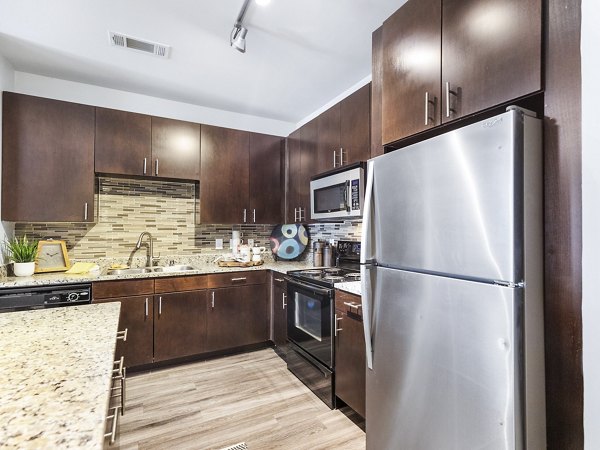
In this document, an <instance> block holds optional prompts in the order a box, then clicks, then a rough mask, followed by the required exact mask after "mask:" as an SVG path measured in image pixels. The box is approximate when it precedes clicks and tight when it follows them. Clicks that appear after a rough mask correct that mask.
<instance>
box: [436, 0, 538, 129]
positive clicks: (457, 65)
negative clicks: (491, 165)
mask: <svg viewBox="0 0 600 450" xmlns="http://www.w3.org/2000/svg"><path fill="white" fill-rule="evenodd" d="M442 30H443V39H442V89H443V96H442V97H443V100H442V120H443V122H448V121H451V120H454V119H456V118H459V117H462V116H466V115H469V114H473V113H475V112H478V111H482V110H484V109H487V108H490V107H492V106H496V105H499V104H502V103H505V102H508V101H510V100H513V99H517V98H519V97H523V96H525V95H527V94H531V93H533V92H536V91H539V90H541V89H542V78H541V76H542V66H541V63H542V60H541V49H542V1H541V0H443V1H442ZM446 83H448V88H447V89H446Z"/></svg>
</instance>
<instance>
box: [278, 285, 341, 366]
mask: <svg viewBox="0 0 600 450" xmlns="http://www.w3.org/2000/svg"><path fill="white" fill-rule="evenodd" d="M332 298H333V289H326V288H320V287H317V286H312V285H310V284H307V283H302V282H299V281H296V280H293V279H289V280H288V308H287V335H288V339H289V340H290V341H292V342H293V343H295V344H296V345H298V346H299V347H301V348H302V349H303V350H304V351H305V352H307V353H308V354H310V355H311V356H312V357H313V358H315V359H317V360H318V361H320V362H321V363H322V364H324V365H325V366H327V367H333V341H332V338H331V322H332V321H333V302H332Z"/></svg>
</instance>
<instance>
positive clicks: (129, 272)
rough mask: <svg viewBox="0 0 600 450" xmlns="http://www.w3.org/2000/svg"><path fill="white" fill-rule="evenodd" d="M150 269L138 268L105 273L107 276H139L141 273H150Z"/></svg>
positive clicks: (110, 270)
mask: <svg viewBox="0 0 600 450" xmlns="http://www.w3.org/2000/svg"><path fill="white" fill-rule="evenodd" d="M150 272H152V269H150V268H146V267H143V268H139V269H108V271H107V272H106V273H107V274H108V275H139V274H142V273H150Z"/></svg>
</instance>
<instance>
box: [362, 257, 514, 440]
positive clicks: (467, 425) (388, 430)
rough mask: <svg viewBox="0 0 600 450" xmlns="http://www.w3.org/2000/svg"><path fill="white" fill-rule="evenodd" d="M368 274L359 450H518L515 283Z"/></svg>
mask: <svg viewBox="0 0 600 450" xmlns="http://www.w3.org/2000/svg"><path fill="white" fill-rule="evenodd" d="M372 270H375V271H376V274H375V276H374V280H373V294H374V299H373V300H374V302H373V319H372V320H373V331H372V332H373V348H374V353H373V370H367V417H368V418H369V422H368V425H367V450H396V449H410V450H417V449H423V450H437V449H444V450H464V449H505V450H509V449H511V450H512V449H521V448H522V444H521V442H522V431H521V430H522V426H521V425H520V424H521V422H522V420H521V418H520V417H521V416H520V411H521V408H520V400H519V399H520V398H521V397H520V393H519V386H520V383H519V380H518V379H517V380H515V374H518V373H520V368H521V364H520V363H519V362H518V361H519V358H520V357H521V356H520V355H521V353H520V352H519V351H518V349H519V348H520V342H521V341H520V335H519V331H517V330H521V329H522V328H521V324H520V321H521V318H520V317H521V305H522V292H521V289H520V288H516V289H515V288H507V287H501V286H494V285H491V284H484V283H478V282H472V281H465V280H458V279H452V278H445V277H439V276H435V275H426V274H419V273H413V272H405V271H400V270H395V269H386V268H382V267H377V268H375V269H372Z"/></svg>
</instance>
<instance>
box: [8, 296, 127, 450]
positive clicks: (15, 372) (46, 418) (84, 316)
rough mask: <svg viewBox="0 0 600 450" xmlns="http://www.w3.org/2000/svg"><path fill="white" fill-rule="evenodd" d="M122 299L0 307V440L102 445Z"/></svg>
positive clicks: (35, 445)
mask: <svg viewBox="0 0 600 450" xmlns="http://www.w3.org/2000/svg"><path fill="white" fill-rule="evenodd" d="M120 307H121V305H120V303H119V302H114V303H101V304H94V305H83V306H72V307H68V308H51V309H42V310H33V311H23V312H12V313H4V314H0V379H1V380H2V388H0V447H1V448H19V449H39V448H61V449H101V448H103V445H104V433H105V428H106V424H105V420H106V415H107V410H108V404H109V396H110V387H111V377H112V370H113V362H114V353H115V346H116V334H117V331H118V323H119V311H120ZM99 324H101V325H102V326H99Z"/></svg>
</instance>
